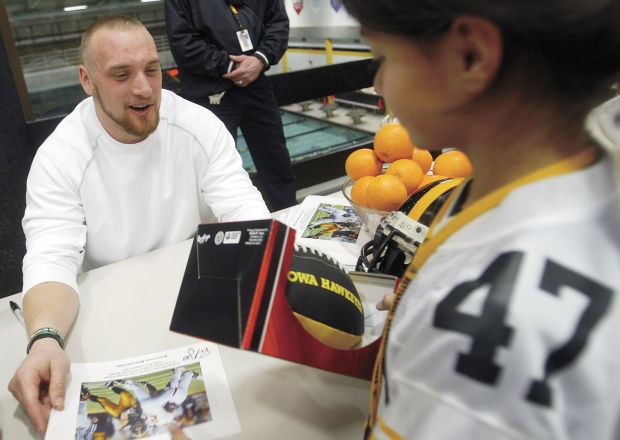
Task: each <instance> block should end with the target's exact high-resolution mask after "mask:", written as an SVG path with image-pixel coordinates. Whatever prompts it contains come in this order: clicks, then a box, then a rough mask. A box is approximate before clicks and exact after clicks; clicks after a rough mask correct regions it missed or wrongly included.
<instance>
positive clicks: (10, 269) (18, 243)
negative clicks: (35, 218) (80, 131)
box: [0, 38, 31, 297]
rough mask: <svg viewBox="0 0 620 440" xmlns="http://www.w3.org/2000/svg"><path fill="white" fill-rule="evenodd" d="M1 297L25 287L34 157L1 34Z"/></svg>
mask: <svg viewBox="0 0 620 440" xmlns="http://www.w3.org/2000/svg"><path fill="white" fill-rule="evenodd" d="M0 96H2V105H1V106H0V146H2V147H1V148H0V297H4V296H7V295H10V294H13V293H15V292H19V291H21V288H22V284H21V283H22V280H21V277H22V272H21V263H22V257H23V255H24V253H25V249H26V248H25V244H24V235H23V232H22V229H21V222H20V220H21V218H22V217H23V215H24V208H25V206H26V201H25V193H26V176H27V173H28V168H29V167H30V161H31V148H30V143H29V141H28V133H27V130H26V122H25V120H24V116H23V113H22V112H21V106H20V103H19V97H18V95H17V91H16V87H15V83H14V81H13V75H12V73H11V69H10V67H9V62H8V59H7V55H6V51H5V47H4V42H3V41H2V39H1V38H0Z"/></svg>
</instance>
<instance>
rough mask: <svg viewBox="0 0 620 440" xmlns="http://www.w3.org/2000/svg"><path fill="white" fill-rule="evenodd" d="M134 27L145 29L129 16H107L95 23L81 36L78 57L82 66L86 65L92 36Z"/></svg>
mask: <svg viewBox="0 0 620 440" xmlns="http://www.w3.org/2000/svg"><path fill="white" fill-rule="evenodd" d="M136 27H139V28H142V29H146V27H145V26H144V25H143V24H142V22H140V21H139V20H137V19H135V18H133V17H130V16H129V15H109V16H107V17H103V18H100V19H98V20H97V21H95V22H94V23H93V24H91V25H90V26H89V27H88V28H87V29H86V30H85V31H84V34H83V35H82V41H81V43H80V55H81V57H82V64H84V65H86V56H85V54H86V53H87V52H88V46H89V44H90V39H91V38H92V36H93V35H95V33H96V32H97V31H99V30H101V29H113V30H122V29H129V28H136Z"/></svg>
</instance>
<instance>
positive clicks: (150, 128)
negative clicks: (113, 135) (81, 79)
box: [93, 83, 159, 139]
mask: <svg viewBox="0 0 620 440" xmlns="http://www.w3.org/2000/svg"><path fill="white" fill-rule="evenodd" d="M93 88H94V89H95V93H94V94H93V98H94V99H96V100H97V102H98V103H99V105H100V106H101V110H103V112H104V113H105V114H106V115H108V117H109V118H110V119H111V120H113V121H114V122H115V123H116V124H117V125H118V126H119V127H121V128H122V129H123V130H125V132H126V133H128V134H130V135H132V136H135V137H138V138H140V139H146V138H147V137H148V136H149V135H150V134H151V133H153V132H154V131H155V130H157V126H158V125H159V108H155V119H154V121H153V123H152V124H150V123H149V124H141V125H139V126H138V125H136V124H134V123H133V122H132V121H131V120H130V119H129V117H127V115H125V114H123V116H122V117H120V118H118V117H116V116H115V115H114V114H113V113H112V112H111V111H109V110H108V109H107V108H106V106H105V104H104V103H103V100H102V99H101V98H100V96H101V94H100V93H99V89H98V88H97V86H96V85H95V84H94V83H93ZM152 105H153V106H155V104H152Z"/></svg>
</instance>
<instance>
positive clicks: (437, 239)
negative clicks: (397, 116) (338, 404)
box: [366, 147, 600, 438]
mask: <svg viewBox="0 0 620 440" xmlns="http://www.w3.org/2000/svg"><path fill="white" fill-rule="evenodd" d="M599 153H600V150H599V149H598V148H597V147H589V148H586V149H584V150H581V151H579V152H578V153H576V154H574V155H572V156H570V157H568V158H566V159H564V160H561V161H559V162H556V163H553V164H551V165H549V166H546V167H543V168H541V169H538V170H536V171H533V172H532V173H530V174H527V175H525V176H523V177H522V178H520V179H517V180H515V181H514V182H511V183H509V184H507V185H504V186H502V187H501V188H498V189H496V190H495V191H493V192H491V193H490V194H488V195H486V196H484V197H483V198H481V199H480V200H477V201H476V202H474V203H473V204H472V205H471V206H469V207H467V208H466V209H464V210H462V211H461V212H459V213H457V214H456V215H454V217H452V218H451V219H449V220H448V221H447V223H446V224H445V225H443V227H441V228H440V229H439V231H437V233H436V234H435V228H436V226H437V225H438V224H441V223H442V219H443V218H444V217H445V215H446V213H447V212H448V210H449V209H451V208H452V206H453V205H454V202H455V201H456V200H457V199H458V197H459V196H460V195H461V194H462V191H463V189H464V188H466V186H467V184H468V183H469V182H470V181H471V178H470V179H467V180H465V181H463V182H461V183H460V184H459V186H457V187H456V188H455V189H454V191H452V193H451V194H450V196H449V197H448V199H447V200H446V202H445V203H444V204H443V206H442V207H441V209H440V210H439V212H438V213H437V216H436V217H435V218H434V219H433V222H432V224H431V226H430V228H429V230H428V233H427V235H426V238H425V240H424V243H423V244H422V245H421V246H420V248H419V249H418V251H417V252H416V254H415V256H414V258H413V261H412V262H411V264H409V266H408V267H407V269H406V270H405V273H404V274H403V276H402V277H401V280H400V283H399V285H398V289H397V291H396V295H395V298H394V301H393V303H392V306H391V307H390V310H389V312H388V315H387V317H386V320H385V325H384V327H383V336H382V340H381V344H380V345H379V350H378V353H377V359H376V361H375V367H374V370H373V374H372V381H371V390H370V415H369V416H368V420H367V421H366V438H370V433H371V431H372V428H373V426H374V425H375V423H377V408H378V407H379V396H380V395H381V386H382V376H383V370H384V368H385V347H386V345H387V339H388V334H389V331H390V326H391V324H392V320H393V319H394V312H395V310H396V308H397V307H398V303H399V302H400V299H401V297H402V296H403V293H404V292H405V290H406V288H407V286H408V285H409V283H410V282H411V280H412V279H413V277H414V276H415V274H416V273H417V272H418V271H419V270H420V268H421V267H422V266H423V265H424V263H425V262H426V261H427V260H428V258H429V257H430V256H431V255H432V254H433V252H435V250H436V249H437V248H438V247H439V246H440V245H441V244H442V243H443V242H444V241H446V240H447V239H448V237H450V236H451V235H452V234H454V233H455V232H456V231H458V230H459V229H460V228H462V227H463V226H465V225H466V224H467V223H469V222H471V221H472V220H474V219H475V218H477V217H478V216H479V215H481V214H483V213H485V212H486V211H488V210H490V209H492V208H494V207H495V206H497V205H499V204H500V203H501V201H502V200H503V199H504V198H505V197H506V196H507V195H508V194H509V193H510V192H511V191H512V190H514V189H515V188H518V187H519V186H523V185H526V184H529V183H532V182H535V181H537V180H541V179H544V178H548V177H552V176H558V175H561V174H567V173H570V172H573V171H577V170H579V169H582V168H586V167H587V166H589V165H591V164H592V163H594V162H595V161H596V159H597V158H598V156H599ZM386 427H387V425H384V424H383V423H382V427H381V429H382V430H385V428H386Z"/></svg>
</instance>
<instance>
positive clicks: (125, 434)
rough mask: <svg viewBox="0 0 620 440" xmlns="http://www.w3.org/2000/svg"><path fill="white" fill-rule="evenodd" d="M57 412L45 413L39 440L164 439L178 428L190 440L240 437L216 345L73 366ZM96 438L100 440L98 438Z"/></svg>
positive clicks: (201, 343)
mask: <svg viewBox="0 0 620 440" xmlns="http://www.w3.org/2000/svg"><path fill="white" fill-rule="evenodd" d="M65 400H66V401H65V409H64V410H63V411H54V410H53V411H52V413H51V416H50V421H49V425H48V429H47V432H46V436H45V439H46V440H55V439H75V440H82V439H92V438H98V437H97V435H95V432H102V431H103V432H106V435H104V436H103V437H102V438H106V439H132V438H149V439H170V434H169V433H168V424H169V423H170V422H172V421H174V422H176V423H180V424H181V426H182V427H183V430H184V432H185V433H186V434H187V435H188V436H190V437H192V438H196V439H215V438H220V437H224V436H229V435H232V434H235V433H238V432H240V431H241V425H240V423H239V417H238V416H237V411H236V409H235V406H234V402H233V399H232V395H231V392H230V388H229V386H228V381H227V379H226V374H225V372H224V367H223V365H222V361H221V358H220V354H219V350H218V348H217V345H216V344H214V343H211V342H199V343H196V344H193V345H189V346H185V347H180V348H176V349H172V350H167V351H163V352H157V353H152V354H150V355H145V356H139V357H135V358H129V359H122V360H116V361H110V362H98V363H73V364H72V365H71V371H70V374H69V378H68V383H67V391H66V398H65ZM98 435H99V436H101V434H98Z"/></svg>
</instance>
